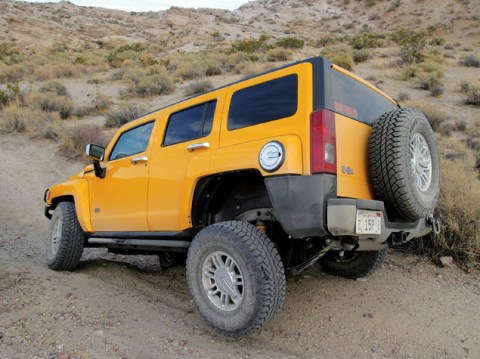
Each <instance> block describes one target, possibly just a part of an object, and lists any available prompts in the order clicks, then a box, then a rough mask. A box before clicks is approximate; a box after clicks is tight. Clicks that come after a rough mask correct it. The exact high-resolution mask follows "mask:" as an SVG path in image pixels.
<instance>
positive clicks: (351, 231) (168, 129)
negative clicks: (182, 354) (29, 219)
mask: <svg viewBox="0 0 480 359" xmlns="http://www.w3.org/2000/svg"><path fill="white" fill-rule="evenodd" d="M399 111H400V112H399ZM401 111H402V110H401V109H400V107H399V105H398V104H397V103H396V101H394V100H393V99H392V98H391V97H389V96H388V95H386V94H385V93H383V92H382V91H380V90H379V89H377V88H375V87H373V86H372V85H370V84H368V83H367V82H365V81H363V80H362V79H360V78H358V77H356V76H355V75H353V74H351V73H349V72H347V71H345V70H344V69H342V68H339V67H337V66H335V65H332V64H331V63H330V62H329V61H328V60H326V59H323V58H312V59H308V60H305V61H301V62H299V63H295V64H292V65H288V66H285V67H283V68H280V69H276V70H273V71H270V72H268V73H264V74H261V75H258V76H255V77H252V78H248V79H245V80H242V81H239V82H236V83H233V84H230V85H227V86H224V87H222V88H219V89H216V90H213V91H211V92H208V93H206V94H202V95H200V96H196V97H193V98H190V99H187V100H184V101H181V102H178V103H176V104H173V105H170V106H167V107H165V108H162V109H160V110H158V111H154V112H152V113H149V114H147V115H144V116H142V117H141V118H138V119H136V120H134V121H132V122H129V123H128V124H126V125H124V126H123V127H122V128H120V129H119V131H118V132H117V134H116V135H115V136H114V138H113V139H112V141H111V143H110V145H109V146H108V147H107V148H106V149H103V148H101V147H99V146H95V145H91V146H89V147H88V148H87V154H88V155H89V156H90V157H91V158H92V159H94V165H90V166H87V167H86V168H85V169H84V170H83V171H82V172H81V173H79V174H77V175H75V176H74V177H72V178H71V179H70V180H69V181H67V182H65V183H62V184H59V185H56V186H53V187H51V188H50V189H49V190H47V192H46V198H45V199H46V203H47V207H46V215H47V217H49V218H51V216H52V215H51V214H50V212H51V211H52V210H55V212H56V208H57V206H58V205H59V204H60V203H64V202H67V203H70V209H68V208H67V207H65V208H64V209H62V211H63V212H65V213H70V214H71V212H72V211H73V209H72V208H74V212H75V217H76V219H77V220H78V230H79V231H81V232H82V235H83V237H82V238H83V239H81V241H82V246H84V247H89V246H90V247H106V248H109V249H110V250H112V251H117V252H122V251H124V250H125V251H126V250H129V251H130V252H129V253H132V251H136V250H137V251H138V252H139V253H140V252H141V253H144V252H145V251H150V252H151V253H163V254H165V253H169V254H170V255H171V256H172V255H173V256H176V257H175V258H178V257H179V256H181V254H179V253H184V252H186V251H187V249H188V248H189V247H191V246H192V247H194V245H193V244H194V243H195V242H198V243H200V244H201V243H203V241H205V243H208V240H207V239H202V238H203V237H202V235H203V234H202V233H204V231H209V230H210V231H213V232H215V231H217V232H218V231H227V233H232V232H231V231H232V230H233V229H232V228H234V229H235V228H237V229H238V230H234V232H235V233H237V235H239V234H238V233H241V231H240V229H244V228H247V227H248V226H247V224H248V225H249V226H251V227H248V228H253V229H255V230H257V231H258V233H257V234H255V236H257V237H258V238H264V237H262V235H263V234H266V235H267V236H268V237H269V239H270V240H271V241H272V242H273V244H274V247H275V250H276V251H277V252H278V255H279V258H281V262H280V263H276V264H275V265H276V266H277V267H278V266H279V265H281V270H280V271H281V272H283V273H285V272H286V273H292V274H295V273H298V272H299V271H301V270H303V269H305V268H307V267H308V266H309V265H311V264H313V263H315V262H316V261H318V260H320V259H322V258H324V259H326V260H327V259H328V256H326V253H335V254H336V256H337V257H336V259H335V261H333V260H332V258H330V263H333V262H339V258H340V260H342V259H343V257H344V256H345V252H347V253H350V254H348V255H347V257H349V258H347V260H346V261H345V263H347V264H345V266H346V267H348V263H350V262H352V261H353V262H354V261H355V260H354V259H355V258H357V257H355V256H358V255H359V253H360V257H361V255H362V253H363V254H364V253H367V254H371V253H375V255H373V257H372V259H371V260H370V261H368V260H366V259H365V258H364V259H362V261H364V262H365V261H366V262H368V263H367V264H364V267H365V268H363V269H362V270H361V271H360V272H351V271H350V272H349V271H347V272H345V273H344V272H342V270H341V269H340V270H338V268H337V269H335V268H329V270H330V271H331V272H334V273H335V274H340V275H344V276H350V277H356V276H362V275H366V274H368V273H370V272H371V271H372V270H373V269H374V268H376V266H377V265H378V263H379V261H380V258H383V257H384V252H385V250H386V249H385V248H386V245H387V241H390V242H393V243H400V242H403V241H406V240H409V239H411V238H414V237H418V236H421V235H423V234H425V233H428V232H429V231H430V230H431V228H430V227H431V226H432V223H436V222H435V220H434V219H433V217H431V216H430V217H428V216H425V215H416V216H414V217H412V216H410V217H408V216H404V217H403V218H402V216H401V215H398V213H399V212H398V210H397V211H396V212H395V208H393V207H392V212H389V211H390V210H389V209H388V208H385V203H387V202H388V200H387V199H384V198H378V195H377V193H378V191H376V190H375V189H374V187H375V186H373V185H372V182H375V181H372V179H371V176H372V170H371V167H372V164H371V161H372V159H370V160H369V153H371V152H374V153H375V151H376V150H377V149H376V147H375V145H376V144H373V146H374V147H373V150H372V126H373V124H374V122H375V121H376V120H377V119H379V118H380V117H381V116H382V114H385V113H387V114H388V113H390V114H394V115H395V116H397V115H398V113H400V115H398V116H403V112H401ZM392 116H393V115H390V117H392ZM387 120H389V121H391V122H392V121H393V120H390V118H387ZM393 122H394V121H393ZM393 122H392V123H393ZM384 132H385V131H384ZM427 137H428V136H423V135H422V138H424V139H425V138H427ZM420 140H421V138H420ZM420 140H419V141H420ZM425 141H426V142H428V141H427V140H425ZM417 142H418V141H417ZM428 143H430V142H428ZM428 143H427V144H428ZM418 146H419V149H418V151H417V152H418V156H422V153H423V156H424V157H422V159H424V161H423V162H422V161H421V159H419V160H418V161H417V160H416V159H415V158H413V159H411V160H407V162H408V161H410V162H411V161H413V162H415V161H417V162H418V163H417V162H415V163H417V167H415V168H416V169H417V170H418V171H417V172H418V175H417V177H415V180H412V181H411V182H415V181H420V182H421V181H423V180H424V179H425V178H426V177H425V176H427V175H428V174H427V175H426V174H425V173H427V172H428V171H427V170H428V168H427V167H426V165H425V163H426V160H428V158H427V157H426V155H425V153H426V152H425V151H423V152H422V148H420V147H421V143H420V144H419V145H418ZM377 147H378V146H377ZM407 147H408V144H407ZM410 147H411V146H410ZM427 147H428V146H427ZM433 147H434V145H431V144H430V147H429V150H430V152H431V154H430V157H429V158H430V162H435V161H437V162H438V159H437V158H436V157H435V156H436V152H435V151H434V148H433ZM378 151H380V152H381V153H380V152H379V153H380V154H379V156H380V157H381V156H383V155H384V154H383V152H382V151H383V150H381V149H379V150H378ZM430 152H429V153H430ZM405 153H407V152H405ZM415 153H416V152H415ZM415 153H414V155H415ZM432 154H433V155H432ZM405 155H406V156H410V155H408V154H405ZM414 155H412V156H414ZM418 156H417V157H418ZM380 157H379V158H380ZM425 158H426V159H425ZM432 158H433V159H432ZM379 162H383V160H379ZM410 162H408V163H410ZM435 165H436V164H435V163H434V166H435ZM430 167H432V166H430ZM437 167H438V166H437ZM409 168H410V167H409ZM412 168H413V167H412ZM426 168H427V169H426ZM401 170H402V171H404V169H403V168H401ZM407 170H408V171H410V170H409V169H407ZM380 171H381V169H380ZM412 171H413V172H412V173H414V172H415V171H414V169H413V170H412ZM422 171H423V172H422ZM431 171H432V170H431V168H430V177H431V176H432V174H431ZM377 177H378V176H377ZM380 177H381V176H380ZM430 177H428V178H430ZM428 178H427V179H428ZM379 181H382V179H381V178H380V179H379ZM426 181H427V180H424V182H426ZM432 181H433V182H435V183H434V184H432ZM377 182H378V181H377ZM420 182H419V183H420ZM424 182H422V183H423V184H425V183H424ZM436 182H438V180H437V179H436V178H434V179H433V180H432V178H430V182H429V183H430V185H431V186H433V185H436V186H437V187H438V183H436ZM419 186H420V185H419ZM377 187H378V188H379V191H380V192H381V191H382V185H381V183H380V185H378V186H377ZM419 188H420V187H419ZM421 188H424V187H421ZM381 193H382V192H381ZM419 193H420V192H419ZM425 193H426V191H425ZM437 195H438V194H437ZM434 197H435V198H434V199H433V200H432V201H431V203H430V208H427V212H428V213H425V214H431V212H432V211H433V206H434V203H435V201H436V195H435V196H434ZM390 202H391V201H390ZM390 202H388V203H390ZM394 202H395V201H394ZM64 206H66V205H64ZM69 211H70V212H69ZM64 216H65V215H64ZM57 222H58V220H57ZM57 222H55V223H57ZM225 223H227V224H225ZM228 223H230V224H228ZM231 223H233V224H231ZM58 226H60V225H57V224H53V225H52V248H54V244H53V243H54V242H55V241H57V242H58V241H59V239H58V238H60V239H62V236H61V233H60V232H61V231H62V230H63V227H62V228H61V229H59V228H58ZM232 226H233V227H232ZM245 226H247V227H245ZM209 228H212V229H209ZM253 229H250V230H253ZM228 231H230V232H228ZM213 232H212V233H213ZM247 232H248V231H247ZM215 233H216V232H215ZM242 233H243V232H242ZM232 235H233V234H232ZM197 237H198V238H199V239H198V240H197V239H196V238H197ZM213 237H215V236H214V235H213ZM226 237H229V236H228V235H226ZM242 238H243V237H242ZM265 238H266V237H265ZM235 241H241V239H236V240H234V244H232V246H234V245H237V244H236V242H235ZM262 241H264V239H258V243H263V242H262ZM57 242H55V243H57ZM247 243H250V242H249V241H247ZM200 244H199V246H200ZM205 245H207V244H205ZM262 245H265V246H268V245H267V244H262ZM259 246H261V245H260V244H259ZM59 248H60V247H59ZM82 248H83V247H82ZM219 248H223V247H221V246H220V247H219ZM217 249H218V248H217ZM58 250H59V249H58V248H57V252H58ZM251 250H252V251H255V250H258V248H257V249H255V248H254V249H251ZM232 251H233V249H232ZM50 252H52V253H53V252H54V249H52V250H51V251H50ZM217 252H218V253H224V254H221V255H219V256H220V257H221V258H223V259H222V260H223V261H224V262H223V266H222V265H221V264H219V263H221V262H222V260H218V261H217V260H215V258H216V257H215V255H213V254H211V253H217ZM52 253H50V257H51V258H50V261H49V265H50V266H51V267H52V268H54V269H58V268H63V267H65V266H63V267H62V265H61V264H59V263H60V262H58V260H57V259H58V258H57V257H58V255H55V253H53V254H52ZM195 253H197V249H192V248H190V251H189V259H188V260H189V261H191V263H192V264H190V267H191V268H192V269H191V270H192V271H193V272H195V268H197V270H198V268H200V271H204V272H205V271H208V270H211V272H212V273H213V274H211V276H210V277H205V278H203V279H202V278H200V279H199V280H198V282H199V283H203V285H204V286H206V284H205V283H210V284H211V285H212V288H214V290H216V291H218V292H219V293H220V294H218V298H217V296H216V294H214V295H211V294H209V293H210V292H211V291H212V290H211V289H209V290H207V289H205V290H206V293H207V294H206V297H205V298H207V299H208V300H207V299H205V303H206V304H205V303H203V302H202V299H198V300H196V304H197V306H198V307H199V309H200V311H201V312H202V314H203V315H204V317H205V318H206V319H207V321H208V322H209V323H210V324H212V325H214V326H215V327H216V328H217V329H219V330H221V331H223V332H224V333H226V334H229V335H241V334H245V333H247V332H250V331H252V330H255V329H257V328H258V327H261V326H262V325H263V324H264V323H265V322H266V321H268V320H270V319H268V320H267V319H265V320H263V321H262V322H261V323H260V324H259V323H258V320H257V321H255V320H254V319H251V321H250V322H249V324H248V325H246V324H245V325H244V326H243V327H242V325H241V324H238V323H237V324H236V325H234V326H233V327H229V326H228V325H226V324H225V325H224V324H221V323H220V324H219V323H218V320H219V319H218V318H216V317H215V316H214V315H213V314H212V315H210V314H209V312H208V310H210V311H215V310H217V311H218V312H219V313H220V314H222V313H223V314H224V313H230V312H234V311H235V310H237V309H238V308H240V307H241V305H240V307H235V305H236V303H234V302H235V300H234V298H235V296H237V297H238V296H240V294H242V293H243V291H246V290H247V288H246V284H242V293H240V292H241V291H240V289H239V287H238V286H237V287H236V285H237V284H236V282H235V279H233V278H234V277H235V276H239V275H240V274H239V273H243V271H247V269H245V268H243V270H242V265H241V263H240V262H242V260H241V259H238V258H236V257H235V256H234V255H233V254H231V253H229V251H228V250H227V249H222V250H220V249H219V250H218V251H214V252H211V253H210V254H211V256H210V257H209V255H210V254H208V253H207V254H205V256H204V257H202V261H201V263H200V262H199V263H200V264H195V263H196V262H195V258H196V257H195V256H194V254H195ZM232 253H233V252H232ZM329 255H330V254H329ZM222 256H223V257H222ZM338 256H340V257H338ZM191 258H193V259H191ZM209 258H211V263H213V264H212V265H211V269H208V268H209V267H208V266H209V265H210V264H208V263H210V262H208V260H209ZM275 258H276V257H275ZM352 258H353V259H352ZM361 258H363V257H361ZM56 260H57V262H55V261H56ZM229 260H230V262H229ZM52 263H53V264H52ZM229 263H230V264H229ZM232 263H235V264H232ZM362 263H363V262H362ZM70 265H71V266H72V265H73V264H72V263H70ZM195 266H197V267H195ZM198 266H200V267H198ZM202 266H203V267H202ZM224 267H225V268H227V269H229V270H230V272H229V271H228V270H227V269H225V270H224ZM277 267H275V268H277ZM327 267H328V265H327ZM68 268H70V267H68ZM205 268H207V269H205ZM232 268H236V269H232ZM188 270H189V262H187V272H188ZM276 270H277V271H278V268H277V269H276ZM274 271H275V270H274ZM228 273H230V275H229V274H228ZM232 273H233V274H232ZM235 273H236V274H235ZM352 273H353V274H352ZM283 275H284V274H283ZM195 276H196V274H192V275H191V277H192V279H191V283H190V282H189V286H190V289H191V291H192V295H193V296H194V299H195V297H196V296H197V297H202V295H201V294H198V293H197V294H196V291H200V292H201V286H202V285H201V284H198V283H197V282H196V281H195V278H196V277H195ZM243 280H244V278H243V277H242V281H243ZM272 280H273V279H272ZM226 282H229V283H230V285H227V286H225V285H223V286H222V285H221V284H220V283H226ZM195 283H197V284H198V285H197V284H195ZM275 283H277V282H275ZM196 286H199V288H200V289H198V288H197V287H196ZM276 286H277V287H278V286H280V287H281V286H282V284H281V283H280V284H278V283H277V284H276ZM196 288H197V289H196ZM222 288H223V289H222ZM229 288H230V289H229ZM232 288H234V289H235V288H236V289H235V290H236V291H235V290H234V289H232ZM279 290H280V291H281V289H279ZM242 295H243V294H242ZM245 295H246V294H245ZM278 295H279V294H278ZM278 295H277V296H278ZM282 295H283V294H282ZM227 297H228V298H229V299H228V300H227V299H225V298H227ZM242 298H243V297H242ZM217 299H218V300H217ZM277 299H278V298H277ZM282 300H283V297H282V299H281V300H280V299H278V300H277V302H278V306H281V303H282ZM227 302H228V303H227ZM242 303H243V302H242ZM208 305H210V306H212V308H207V309H208V310H207V309H205V308H206V307H205V306H208ZM242 305H243V304H242ZM245 305H246V304H245ZM229 306H230V307H229ZM203 307H205V308H203ZM227 307H228V308H229V309H228V310H227V309H225V308H227ZM233 307H235V308H234V309H231V308H233ZM202 308H203V309H202ZM245 310H246V309H245ZM275 310H277V309H275ZM206 312H207V313H206ZM270 314H271V313H270ZM270 314H269V316H270V317H273V315H270ZM212 318H213V319H212ZM252 318H253V317H252ZM232 328H233V329H232Z"/></svg>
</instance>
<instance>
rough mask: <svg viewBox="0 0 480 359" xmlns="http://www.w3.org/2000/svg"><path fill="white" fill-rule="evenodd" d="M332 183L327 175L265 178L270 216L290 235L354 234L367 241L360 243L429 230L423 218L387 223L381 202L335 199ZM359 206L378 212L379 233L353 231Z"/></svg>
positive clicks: (409, 236)
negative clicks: (379, 219)
mask: <svg viewBox="0 0 480 359" xmlns="http://www.w3.org/2000/svg"><path fill="white" fill-rule="evenodd" d="M336 184H337V178H336V176H334V175H330V174H317V175H311V176H278V177H267V178H265V185H266V187H267V189H268V193H269V196H270V200H271V202H272V206H273V212H274V215H275V217H276V218H277V220H278V221H279V222H280V223H281V224H282V227H283V229H284V230H285V231H286V232H287V233H288V234H289V235H290V236H292V237H293V238H303V237H356V238H359V239H361V240H368V241H362V242H364V243H365V242H370V243H372V244H382V243H385V242H386V241H387V240H388V239H389V238H390V237H395V238H396V239H398V238H401V241H408V240H410V239H412V238H416V237H421V236H424V235H425V234H427V233H429V232H430V231H431V226H429V225H428V223H427V219H426V218H421V219H419V220H417V221H416V222H412V223H402V222H389V221H388V217H387V213H386V211H385V207H384V204H383V202H382V201H375V200H359V199H350V198H337V186H336ZM359 209H363V210H375V211H381V212H382V227H381V233H380V234H362V235H360V234H357V233H356V215H357V210H359ZM392 234H393V236H392ZM396 242H399V241H398V240H396Z"/></svg>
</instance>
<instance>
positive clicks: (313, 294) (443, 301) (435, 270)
mask: <svg viewBox="0 0 480 359" xmlns="http://www.w3.org/2000/svg"><path fill="white" fill-rule="evenodd" d="M0 147H1V149H2V161H0V178H1V187H0V198H2V201H1V202H0V218H1V219H2V221H1V234H0V358H5V359H8V358H72V359H73V358H169V357H172V358H173V357H179V356H185V357H198V358H237V357H238V358H290V357H300V358H329V357H335V358H386V357H390V358H478V357H479V356H480V341H479V336H478V333H480V321H479V320H478V314H479V312H478V306H479V304H480V273H479V272H478V271H475V272H473V273H471V274H467V273H465V272H464V271H463V270H461V269H459V268H457V267H456V266H453V267H445V268H441V267H439V266H437V265H434V264H432V263H431V261H430V260H429V259H428V258H421V257H416V256H409V255H404V254H401V253H398V252H394V251H392V252H391V253H390V254H389V257H388V259H387V261H386V263H385V264H384V265H383V266H382V268H381V269H380V270H379V271H378V272H377V273H375V274H374V275H373V276H371V277H368V278H367V279H365V280H356V281H353V280H347V279H342V278H337V277H333V276H330V275H327V274H325V273H323V272H322V270H321V269H320V267H318V266H315V267H313V268H311V269H310V270H308V271H307V272H305V273H304V274H303V275H301V276H299V277H295V278H292V279H290V280H289V281H288V282H287V296H286V303H285V306H284V308H283V310H282V311H281V313H280V315H279V316H278V317H277V319H275V320H274V321H273V322H272V323H271V324H269V325H268V326H267V327H266V328H265V329H264V330H263V331H261V332H259V333H254V334H252V335H249V336H247V337H245V338H240V339H227V338H225V337H223V336H221V335H219V334H217V333H216V332H215V331H214V330H212V329H210V328H209V327H208V326H207V325H206V324H205V323H204V322H203V321H202V319H201V317H200V315H199V314H198V313H197V312H195V310H194V307H193V304H192V302H191V299H190V296H189V294H188V290H187V286H186V281H185V271H184V268H183V267H177V268H171V269H168V270H166V271H160V268H159V265H158V259H157V258H156V257H154V256H131V257H129V256H119V255H112V254H108V253H106V251H104V250H100V249H86V250H85V252H84V255H83V257H82V262H81V265H80V267H79V268H78V270H76V271H75V272H72V273H69V272H55V271H52V270H49V269H48V267H47V266H46V265H45V262H44V240H45V238H47V237H48V220H47V219H46V218H45V217H44V216H43V203H42V195H43V191H44V189H45V188H47V187H48V186H50V185H52V184H53V183H54V182H55V181H59V180H64V179H67V178H68V177H69V175H70V174H72V173H74V172H75V171H78V170H79V169H81V167H82V164H81V163H76V162H72V161H67V160H65V159H64V158H63V157H62V156H59V155H57V154H56V152H57V148H56V145H55V144H52V143H49V142H43V143H42V142H32V141H30V140H29V139H28V138H26V137H24V136H21V135H14V136H5V135H0ZM12 169H14V170H12Z"/></svg>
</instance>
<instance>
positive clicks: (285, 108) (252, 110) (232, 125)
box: [228, 75, 298, 130]
mask: <svg viewBox="0 0 480 359" xmlns="http://www.w3.org/2000/svg"><path fill="white" fill-rule="evenodd" d="M297 106H298V77H297V75H289V76H285V77H282V78H279V79H275V80H272V81H268V82H264V83H261V84H258V85H255V86H251V87H248V88H245V89H242V90H239V91H237V92H235V93H234V94H233V96H232V101H231V104H230V110H229V113H228V129H229V130H236V129H239V128H242V127H247V126H252V125H257V124H260V123H264V122H268V121H274V120H279V119H281V118H285V117H290V116H293V115H294V114H295V113H296V112H297Z"/></svg>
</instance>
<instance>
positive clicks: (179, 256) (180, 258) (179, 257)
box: [158, 252, 186, 269]
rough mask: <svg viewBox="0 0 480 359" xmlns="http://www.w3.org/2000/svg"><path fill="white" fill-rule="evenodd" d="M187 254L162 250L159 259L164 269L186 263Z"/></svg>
mask: <svg viewBox="0 0 480 359" xmlns="http://www.w3.org/2000/svg"><path fill="white" fill-rule="evenodd" d="M185 259H186V256H185V254H183V253H173V252H160V253H158V260H159V262H160V267H162V269H168V268H172V267H178V266H183V265H185Z"/></svg>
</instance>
